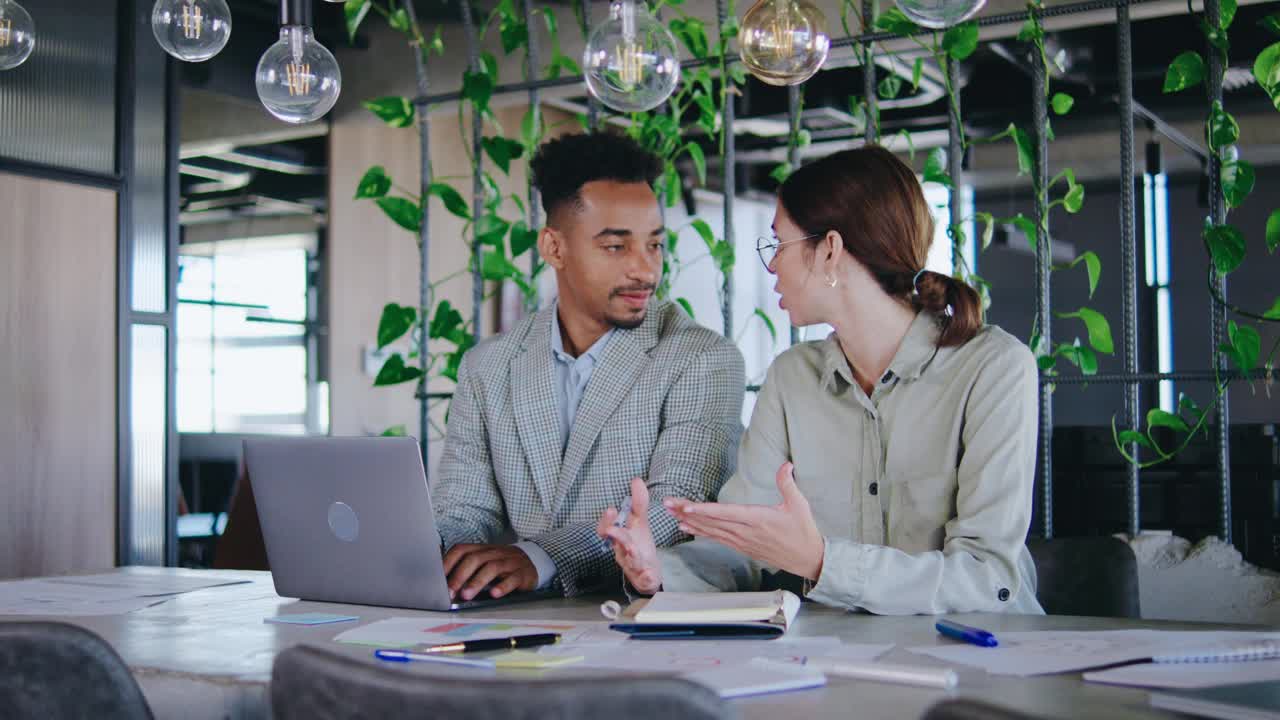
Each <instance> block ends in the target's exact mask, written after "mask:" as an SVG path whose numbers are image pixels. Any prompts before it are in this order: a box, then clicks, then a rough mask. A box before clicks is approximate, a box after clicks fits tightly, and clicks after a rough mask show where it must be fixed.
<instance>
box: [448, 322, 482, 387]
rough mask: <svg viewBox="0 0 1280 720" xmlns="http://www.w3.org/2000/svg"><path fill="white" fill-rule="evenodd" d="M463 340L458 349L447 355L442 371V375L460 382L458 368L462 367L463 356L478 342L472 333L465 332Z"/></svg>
mask: <svg viewBox="0 0 1280 720" xmlns="http://www.w3.org/2000/svg"><path fill="white" fill-rule="evenodd" d="M463 338H464V339H463V342H462V343H459V345H458V349H457V350H454V351H453V352H451V353H449V354H448V355H446V356H445V366H444V369H443V370H441V371H440V375H441V376H442V377H447V378H449V379H450V380H452V381H454V382H458V370H459V369H460V368H461V367H462V356H463V355H465V354H466V353H467V351H468V350H470V349H471V347H472V346H473V345H475V344H476V341H475V338H473V337H471V334H470V333H464V335H463Z"/></svg>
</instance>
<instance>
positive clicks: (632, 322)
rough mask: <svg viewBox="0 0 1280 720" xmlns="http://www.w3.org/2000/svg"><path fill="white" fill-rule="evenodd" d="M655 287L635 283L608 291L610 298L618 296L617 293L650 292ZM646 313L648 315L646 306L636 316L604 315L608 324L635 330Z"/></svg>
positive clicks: (622, 328) (642, 321) (642, 322)
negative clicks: (618, 316) (620, 317)
mask: <svg viewBox="0 0 1280 720" xmlns="http://www.w3.org/2000/svg"><path fill="white" fill-rule="evenodd" d="M656 288H657V286H656V285H635V286H632V287H624V288H616V289H614V290H613V291H612V292H610V293H609V299H610V300H612V299H613V298H615V297H618V296H619V295H622V294H624V293H638V292H648V293H652V292H653V291H654V290H655V289H656ZM649 297H650V299H652V298H653V296H652V295H650V296H649ZM648 315H649V311H648V308H646V309H644V310H642V311H640V315H639V316H636V317H631V316H628V317H626V318H624V319H619V318H615V317H611V316H609V317H605V320H608V321H609V324H610V325H612V326H614V327H616V328H618V329H620V330H635V329H636V328H638V327H640V326H641V325H643V324H644V320H645V318H646V317H647V316H648Z"/></svg>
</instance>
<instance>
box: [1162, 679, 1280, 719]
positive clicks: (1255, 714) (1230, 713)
mask: <svg viewBox="0 0 1280 720" xmlns="http://www.w3.org/2000/svg"><path fill="white" fill-rule="evenodd" d="M1151 705H1152V707H1157V708H1160V709H1162V710H1172V711H1174V712H1181V713H1189V714H1191V715H1199V716H1200V717H1207V718H1219V719H1220V720H1277V719H1280V683H1276V682H1263V683H1248V684H1245V685H1222V686H1220V687H1215V688H1206V689H1204V690H1188V691H1185V692H1163V693H1152V694H1151Z"/></svg>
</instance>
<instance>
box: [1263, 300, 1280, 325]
mask: <svg viewBox="0 0 1280 720" xmlns="http://www.w3.org/2000/svg"><path fill="white" fill-rule="evenodd" d="M1262 317H1264V318H1266V319H1268V320H1280V295H1277V296H1276V299H1275V302H1273V303H1271V309H1270V310H1268V311H1266V312H1264V313H1262Z"/></svg>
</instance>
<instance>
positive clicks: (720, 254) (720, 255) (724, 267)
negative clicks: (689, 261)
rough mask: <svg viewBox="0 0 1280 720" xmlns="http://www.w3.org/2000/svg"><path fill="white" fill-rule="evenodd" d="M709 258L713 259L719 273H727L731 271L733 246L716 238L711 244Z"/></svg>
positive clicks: (733, 259)
mask: <svg viewBox="0 0 1280 720" xmlns="http://www.w3.org/2000/svg"><path fill="white" fill-rule="evenodd" d="M711 259H712V260H713V261H715V264H716V268H717V269H718V270H719V271H720V272H721V274H724V275H728V274H729V273H731V272H733V264H734V261H735V258H734V252H733V246H732V245H730V244H729V243H727V242H725V241H724V240H717V241H716V242H715V244H714V245H712V246H711Z"/></svg>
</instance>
